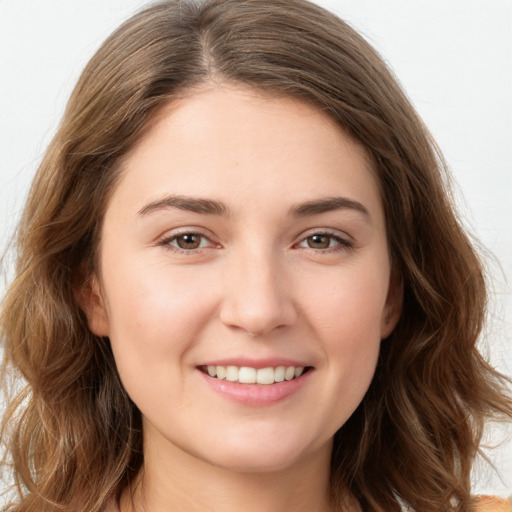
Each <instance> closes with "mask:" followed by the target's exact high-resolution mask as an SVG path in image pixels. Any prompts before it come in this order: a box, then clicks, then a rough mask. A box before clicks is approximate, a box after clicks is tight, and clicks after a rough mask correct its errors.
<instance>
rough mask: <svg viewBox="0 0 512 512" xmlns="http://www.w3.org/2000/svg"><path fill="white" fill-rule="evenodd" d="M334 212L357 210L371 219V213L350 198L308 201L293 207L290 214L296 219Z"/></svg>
mask: <svg viewBox="0 0 512 512" xmlns="http://www.w3.org/2000/svg"><path fill="white" fill-rule="evenodd" d="M333 210H355V211H356V212H359V213H362V214H363V215H364V216H365V217H367V219H368V220H370V219H371V216H370V212H369V211H368V210H367V209H366V207H365V206H364V205H362V204H361V203H360V202H358V201H354V200H353V199H349V198H348V197H327V198H325V199H318V200H314V201H307V202H305V203H300V204H297V205H295V206H292V208H291V209H290V214H291V215H292V216H294V217H308V216H310V215H318V214H320V213H325V212H330V211H333Z"/></svg>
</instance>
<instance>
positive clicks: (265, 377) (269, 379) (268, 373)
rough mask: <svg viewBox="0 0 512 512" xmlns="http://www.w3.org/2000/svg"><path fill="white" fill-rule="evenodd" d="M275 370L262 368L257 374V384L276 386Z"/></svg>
mask: <svg viewBox="0 0 512 512" xmlns="http://www.w3.org/2000/svg"><path fill="white" fill-rule="evenodd" d="M274 375H275V372H274V368H260V369H259V370H258V371H257V372H256V382H257V383H258V384H274Z"/></svg>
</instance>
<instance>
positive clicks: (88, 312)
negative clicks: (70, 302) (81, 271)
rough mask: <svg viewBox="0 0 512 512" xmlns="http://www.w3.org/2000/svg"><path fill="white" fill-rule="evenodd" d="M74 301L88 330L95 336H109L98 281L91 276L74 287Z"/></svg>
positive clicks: (106, 317) (105, 312)
mask: <svg viewBox="0 0 512 512" xmlns="http://www.w3.org/2000/svg"><path fill="white" fill-rule="evenodd" d="M75 300H76V301H77V303H78V305H79V306H80V308H81V309H82V311H83V312H84V313H85V316H86V317H87V321H88V324H89V329H90V330H91V332H92V333H93V334H96V336H107V337H108V336H109V332H110V329H109V322H108V315H107V309H106V307H105V300H104V299H103V295H102V293H101V286H100V281H99V279H98V277H97V276H96V274H92V275H91V276H90V277H89V278H88V279H86V280H85V281H83V282H82V284H81V285H79V286H78V287H75Z"/></svg>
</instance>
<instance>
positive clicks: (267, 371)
mask: <svg viewBox="0 0 512 512" xmlns="http://www.w3.org/2000/svg"><path fill="white" fill-rule="evenodd" d="M311 368H312V367H311V366H306V367H303V366H277V367H271V366H269V367H267V368H258V369H256V368H251V367H249V366H240V367H239V366H210V365H208V366H200V367H199V369H200V370H201V371H202V372H203V373H205V374H207V375H209V376H210V377H212V378H214V379H219V380H226V381H228V382H238V383H240V384H264V385H270V384H276V383H279V382H284V381H289V380H294V379H298V378H299V377H300V376H301V375H303V374H304V373H306V372H308V371H309V370H310V369H311Z"/></svg>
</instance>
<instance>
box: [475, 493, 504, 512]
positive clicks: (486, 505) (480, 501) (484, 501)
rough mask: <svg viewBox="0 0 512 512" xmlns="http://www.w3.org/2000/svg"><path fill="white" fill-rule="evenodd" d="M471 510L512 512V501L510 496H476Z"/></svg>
mask: <svg viewBox="0 0 512 512" xmlns="http://www.w3.org/2000/svg"><path fill="white" fill-rule="evenodd" d="M473 510H474V512H512V501H511V498H509V499H506V498H498V497H497V496H477V497H476V498H475V507H474V509H473Z"/></svg>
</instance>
